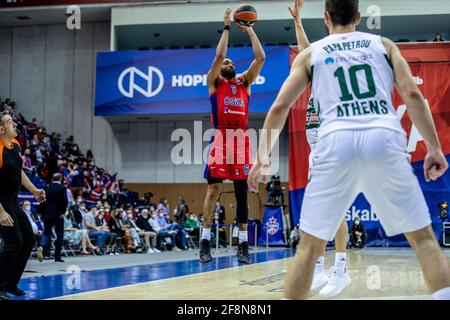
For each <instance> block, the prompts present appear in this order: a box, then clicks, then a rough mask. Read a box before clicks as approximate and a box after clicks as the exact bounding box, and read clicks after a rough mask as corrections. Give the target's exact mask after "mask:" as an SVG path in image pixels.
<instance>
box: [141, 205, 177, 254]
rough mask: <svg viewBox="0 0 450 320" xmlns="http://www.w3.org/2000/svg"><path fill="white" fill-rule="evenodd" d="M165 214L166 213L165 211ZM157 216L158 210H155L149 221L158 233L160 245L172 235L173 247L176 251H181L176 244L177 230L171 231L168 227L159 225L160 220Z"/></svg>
mask: <svg viewBox="0 0 450 320" xmlns="http://www.w3.org/2000/svg"><path fill="white" fill-rule="evenodd" d="M163 215H164V213H163ZM157 216H158V214H157V213H156V211H153V212H152V215H151V216H150V219H149V220H148V222H149V223H150V225H151V227H152V229H153V231H155V232H156V234H157V235H158V238H157V241H158V247H160V243H161V241H162V240H163V239H165V238H168V237H170V239H171V242H172V247H173V248H174V249H175V250H176V251H180V249H178V248H177V246H176V245H175V243H176V241H175V236H176V234H177V232H176V231H174V230H170V231H169V230H166V229H162V228H161V226H160V225H159V223H158V221H157V220H156V218H157Z"/></svg>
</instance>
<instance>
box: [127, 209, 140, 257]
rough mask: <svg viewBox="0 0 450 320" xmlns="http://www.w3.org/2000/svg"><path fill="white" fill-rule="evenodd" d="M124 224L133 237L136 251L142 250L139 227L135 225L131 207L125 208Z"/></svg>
mask: <svg viewBox="0 0 450 320" xmlns="http://www.w3.org/2000/svg"><path fill="white" fill-rule="evenodd" d="M125 226H126V227H127V228H128V230H129V232H130V235H131V237H132V238H133V244H134V248H136V252H138V253H140V252H142V249H141V248H140V247H141V237H140V236H139V231H140V229H139V228H138V226H137V225H136V222H135V220H134V216H133V210H132V209H128V210H127V216H126V219H125Z"/></svg>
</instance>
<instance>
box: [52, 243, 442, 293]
mask: <svg viewBox="0 0 450 320" xmlns="http://www.w3.org/2000/svg"><path fill="white" fill-rule="evenodd" d="M390 252H391V250H389V249H383V250H374V251H371V250H369V251H350V252H349V254H348V272H349V274H350V276H351V278H352V284H351V285H350V286H348V287H347V288H346V289H345V290H344V291H343V292H342V293H341V294H340V295H338V296H336V297H334V298H333V299H431V296H430V295H429V292H428V291H427V289H426V287H425V284H424V281H423V277H422V273H421V271H420V268H419V264H418V262H417V260H416V258H415V257H414V256H413V255H412V252H411V251H410V250H404V251H399V250H393V252H392V253H390ZM447 256H448V255H447ZM291 259H292V258H287V259H280V260H273V261H268V262H262V263H258V264H253V265H247V266H238V267H231V268H227V269H222V270H214V271H209V272H203V273H197V274H193V275H186V276H180V277H176V278H170V279H165V280H156V281H152V282H147V283H141V284H135V285H128V286H122V287H117V288H110V289H104V290H100V291H93V292H87V293H82V294H77V295H68V296H64V297H61V298H59V299H65V300H73V299H83V300H85V299H87V300H95V299H114V300H116V299H117V300H120V299H138V300H175V299H176V300H178V299H182V300H194V299H195V300H210V299H213V300H233V299H243V300H262V299H267V300H272V299H274V300H278V299H281V298H282V296H283V279H284V276H285V273H286V269H287V266H288V264H289V262H290V261H291ZM449 261H450V259H449ZM333 263H334V252H327V254H326V257H325V266H326V270H329V268H330V267H331V265H332V264H333ZM299 271H300V270H299ZM310 298H311V299H322V298H321V297H320V296H319V295H318V294H317V293H316V294H314V293H312V294H311V296H310Z"/></svg>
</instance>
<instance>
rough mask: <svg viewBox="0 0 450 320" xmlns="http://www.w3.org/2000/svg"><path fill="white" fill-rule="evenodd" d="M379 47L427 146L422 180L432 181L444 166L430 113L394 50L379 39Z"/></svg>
mask: <svg viewBox="0 0 450 320" xmlns="http://www.w3.org/2000/svg"><path fill="white" fill-rule="evenodd" d="M383 44H384V46H385V48H386V50H387V52H388V56H389V57H390V59H391V62H392V65H393V68H394V78H395V86H396V87H397V90H398V92H399V93H400V95H401V96H402V98H403V100H404V102H405V104H406V107H407V110H408V115H409V117H410V119H411V121H412V122H413V123H414V125H415V126H416V127H417V129H418V130H419V133H420V134H421V135H422V137H423V139H424V141H425V144H426V146H427V150H428V154H427V156H426V158H425V162H424V174H425V180H426V181H430V180H436V179H438V178H439V177H440V176H442V175H443V174H444V173H445V171H446V170H447V168H448V163H447V160H446V159H445V157H444V154H443V153H442V148H441V144H440V142H439V138H438V135H437V132H436V128H435V126H434V121H433V117H432V115H431V112H430V109H429V108H428V107H427V104H426V101H425V98H424V97H423V95H422V92H420V90H419V88H418V87H417V85H416V83H415V81H414V78H413V76H412V73H411V69H410V67H409V65H408V63H407V62H406V60H405V58H403V56H402V54H401V53H400V50H399V49H398V47H397V46H396V45H395V43H393V42H392V41H391V40H389V39H386V38H383Z"/></svg>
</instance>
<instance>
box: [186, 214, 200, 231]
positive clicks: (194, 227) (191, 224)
mask: <svg viewBox="0 0 450 320" xmlns="http://www.w3.org/2000/svg"><path fill="white" fill-rule="evenodd" d="M186 231H187V232H188V233H189V235H190V236H193V237H199V236H200V223H199V221H198V218H197V215H196V214H195V213H193V212H191V213H190V214H189V217H188V218H187V220H186Z"/></svg>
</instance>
